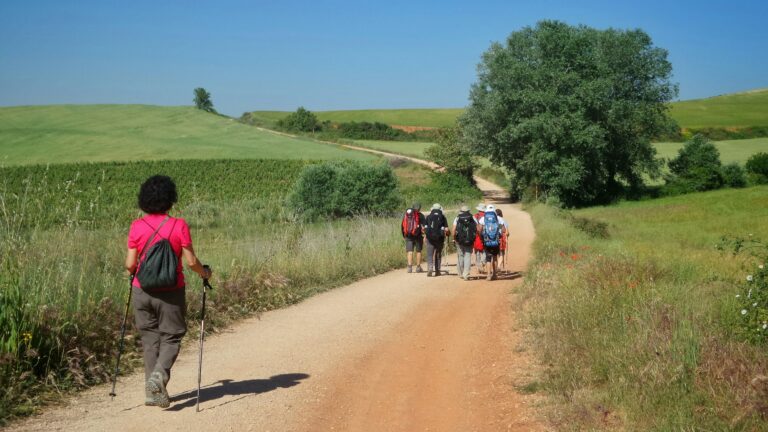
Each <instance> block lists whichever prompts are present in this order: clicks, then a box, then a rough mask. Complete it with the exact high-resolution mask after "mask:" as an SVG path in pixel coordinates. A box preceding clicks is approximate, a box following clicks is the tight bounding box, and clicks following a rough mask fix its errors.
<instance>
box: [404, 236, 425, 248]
mask: <svg viewBox="0 0 768 432" xmlns="http://www.w3.org/2000/svg"><path fill="white" fill-rule="evenodd" d="M423 247H424V238H422V237H421V236H419V237H406V238H405V251H406V252H421V249H422V248H423Z"/></svg>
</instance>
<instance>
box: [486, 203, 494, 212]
mask: <svg viewBox="0 0 768 432" xmlns="http://www.w3.org/2000/svg"><path fill="white" fill-rule="evenodd" d="M485 211H486V212H488V213H490V212H495V211H496V207H494V206H493V204H490V205H488V207H486V208H485Z"/></svg>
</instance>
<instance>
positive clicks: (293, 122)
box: [277, 107, 321, 132]
mask: <svg viewBox="0 0 768 432" xmlns="http://www.w3.org/2000/svg"><path fill="white" fill-rule="evenodd" d="M277 126H278V127H279V128H281V129H284V130H287V131H291V132H314V131H316V130H318V129H320V127H321V126H320V121H319V120H317V116H315V114H313V113H312V112H311V111H309V110H307V109H305V108H304V107H299V108H298V109H297V110H296V112H294V113H290V114H288V115H287V116H286V117H285V118H283V119H280V120H278V122H277Z"/></svg>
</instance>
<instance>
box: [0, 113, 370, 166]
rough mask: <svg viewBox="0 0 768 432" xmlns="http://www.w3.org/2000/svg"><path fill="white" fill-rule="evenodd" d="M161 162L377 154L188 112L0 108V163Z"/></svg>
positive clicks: (333, 157) (316, 157) (340, 157)
mask: <svg viewBox="0 0 768 432" xmlns="http://www.w3.org/2000/svg"><path fill="white" fill-rule="evenodd" d="M161 159H306V160H323V159H357V160H374V159H377V157H376V156H372V155H369V154H365V153H362V152H356V151H351V150H346V149H344V148H341V147H339V146H335V145H332V144H321V143H317V142H313V141H311V140H308V139H301V138H291V137H286V136H282V135H278V134H273V133H270V132H267V131H262V130H259V129H256V128H253V127H250V126H246V125H243V124H241V123H239V122H237V121H235V120H233V119H229V118H226V117H222V116H217V115H210V114H207V113H205V112H202V111H200V110H197V109H194V108H191V107H160V106H152V105H48V106H24V107H11V108H0V164H2V165H18V164H46V163H66V162H85V161H87V162H108V161H137V160H161Z"/></svg>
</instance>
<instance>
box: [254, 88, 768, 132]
mask: <svg viewBox="0 0 768 432" xmlns="http://www.w3.org/2000/svg"><path fill="white" fill-rule="evenodd" d="M670 106H671V111H670V114H671V115H672V117H673V118H674V119H675V120H677V122H678V124H680V127H682V128H686V129H690V128H704V127H723V128H742V127H747V126H768V89H758V90H751V91H747V92H742V93H734V94H728V95H721V96H714V97H710V98H705V99H694V100H686V101H680V102H673V103H672V104H670ZM463 111H464V110H463V108H435V109H381V110H374V109H371V110H350V111H317V112H315V114H316V115H317V116H318V118H319V119H320V120H330V121H332V122H350V121H358V122H359V121H369V122H381V123H386V124H390V125H402V126H423V127H445V126H450V125H451V124H453V122H454V121H455V119H456V117H458V116H459V115H460V114H461V113H462V112H463ZM287 114H288V113H287V112H284V111H254V112H253V116H254V117H255V118H256V119H258V120H261V121H262V122H263V124H265V125H270V124H274V122H276V121H277V120H279V119H281V118H282V117H284V116H285V115H287Z"/></svg>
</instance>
